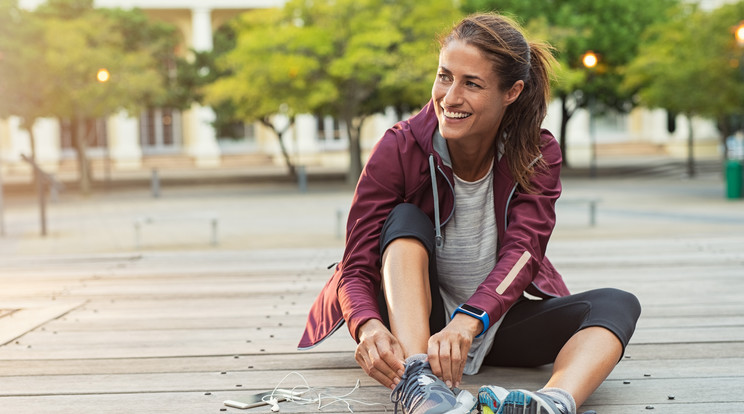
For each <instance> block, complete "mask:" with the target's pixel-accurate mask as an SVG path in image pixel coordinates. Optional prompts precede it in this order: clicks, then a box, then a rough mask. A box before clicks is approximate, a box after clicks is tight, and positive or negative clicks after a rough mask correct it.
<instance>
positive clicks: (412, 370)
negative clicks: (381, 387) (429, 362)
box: [390, 361, 425, 414]
mask: <svg viewBox="0 0 744 414" xmlns="http://www.w3.org/2000/svg"><path fill="white" fill-rule="evenodd" d="M424 365H425V363H424V361H413V362H412V363H410V364H409V365H408V366H407V367H406V372H404V373H403V376H402V377H401V379H400V382H399V383H398V385H396V386H395V388H394V389H393V392H392V394H390V402H392V403H394V404H395V414H397V413H398V404H399V403H400V404H403V407H404V411H405V412H408V411H411V410H412V409H413V408H414V407H416V406H417V405H419V404H420V403H421V400H422V399H423V398H424V396H425V393H424V389H423V388H422V387H421V386H420V385H419V383H418V377H419V375H421V374H422V373H423V371H424ZM406 408H407V409H406Z"/></svg>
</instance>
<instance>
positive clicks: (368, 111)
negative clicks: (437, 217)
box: [208, 0, 459, 182]
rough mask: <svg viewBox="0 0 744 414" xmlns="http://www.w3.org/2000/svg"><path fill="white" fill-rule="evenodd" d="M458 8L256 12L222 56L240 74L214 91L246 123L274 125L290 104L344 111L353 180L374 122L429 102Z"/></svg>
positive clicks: (382, 0)
mask: <svg viewBox="0 0 744 414" xmlns="http://www.w3.org/2000/svg"><path fill="white" fill-rule="evenodd" d="M458 14H459V12H458V11H457V10H456V9H455V8H454V7H453V5H452V2H451V1H447V0H437V1H430V2H427V3H425V4H423V3H420V2H416V1H413V0H406V1H395V2H394V1H389V0H336V1H330V0H324V1H313V2H306V1H302V0H292V1H289V2H287V3H286V5H285V7H284V9H282V10H262V11H253V12H250V13H248V14H246V15H245V16H244V17H243V18H242V19H241V20H240V22H239V23H238V25H237V26H236V32H237V33H238V35H237V45H236V48H235V50H234V51H232V52H230V53H228V54H227V55H226V56H225V59H224V60H223V61H222V62H223V64H224V65H225V66H224V67H225V68H228V69H229V70H230V72H231V75H229V76H227V77H225V78H222V79H220V80H218V81H217V82H216V83H215V84H214V85H212V86H211V87H210V88H209V92H208V97H209V98H210V100H211V101H212V102H216V101H220V100H230V101H231V102H233V103H234V104H235V106H236V108H237V110H238V113H239V114H241V115H242V116H245V117H246V119H258V120H263V121H264V123H266V120H269V119H271V117H272V115H274V114H277V113H279V112H280V108H283V110H284V112H285V113H286V115H287V117H288V118H289V119H290V120H291V119H293V117H294V116H295V115H296V114H298V113H312V114H316V115H330V116H333V117H336V118H337V119H339V120H341V121H342V122H343V124H344V125H345V127H346V129H347V134H348V136H349V155H350V166H349V174H348V180H349V181H350V182H356V180H357V179H358V177H359V174H360V172H361V167H362V163H361V145H360V132H361V128H362V125H363V122H364V120H365V119H366V118H367V117H368V116H370V115H372V114H374V113H377V112H380V111H382V110H384V109H385V108H386V107H388V106H394V107H396V108H399V109H405V108H407V107H413V106H416V107H419V106H421V105H422V104H423V103H424V102H425V101H426V99H427V97H428V96H429V94H430V92H429V91H430V90H431V81H432V79H433V76H434V71H435V68H436V47H435V46H434V45H435V43H434V39H435V35H436V32H437V31H438V30H441V29H442V28H443V27H445V26H447V25H450V24H452V23H453V22H454V21H455V20H456V19H457V16H458ZM275 131H277V133H278V134H279V132H280V131H278V130H276V129H275ZM279 137H280V141H281V134H279Z"/></svg>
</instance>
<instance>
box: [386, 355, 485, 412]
mask: <svg viewBox="0 0 744 414" xmlns="http://www.w3.org/2000/svg"><path fill="white" fill-rule="evenodd" d="M390 401H391V402H392V403H394V404H395V412H396V413H397V412H398V407H399V405H400V406H402V407H401V412H402V413H403V414H468V413H470V412H471V411H472V410H473V408H475V405H476V401H475V397H473V395H472V394H471V393H469V392H468V391H465V390H457V389H455V391H453V390H451V389H449V388H448V387H447V385H445V383H444V382H443V381H442V380H440V379H439V378H437V376H436V375H434V374H433V373H432V372H431V366H429V363H428V362H426V361H420V360H419V361H412V362H410V363H408V364H406V371H405V373H404V374H403V377H401V380H400V382H399V383H398V385H396V386H395V389H394V390H393V392H392V393H391V394H390Z"/></svg>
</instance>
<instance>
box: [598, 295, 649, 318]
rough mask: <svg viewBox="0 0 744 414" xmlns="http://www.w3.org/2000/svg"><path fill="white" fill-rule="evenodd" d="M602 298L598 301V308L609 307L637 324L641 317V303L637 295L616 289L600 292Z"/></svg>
mask: <svg viewBox="0 0 744 414" xmlns="http://www.w3.org/2000/svg"><path fill="white" fill-rule="evenodd" d="M598 291H599V293H600V295H601V298H600V300H598V301H596V302H597V305H598V306H603V305H604V306H607V307H609V308H611V310H612V311H614V312H617V313H620V314H625V315H627V316H628V317H630V318H632V319H633V321H634V322H635V321H636V320H638V318H639V317H640V316H641V302H640V301H639V300H638V298H637V297H636V295H634V294H632V293H630V292H627V291H624V290H620V289H615V288H605V289H599V290H598Z"/></svg>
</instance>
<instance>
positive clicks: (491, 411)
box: [478, 385, 509, 414]
mask: <svg viewBox="0 0 744 414" xmlns="http://www.w3.org/2000/svg"><path fill="white" fill-rule="evenodd" d="M508 394H509V391H507V390H506V389H505V388H501V387H496V386H493V385H484V386H482V387H481V388H480V390H478V406H479V408H480V412H481V413H483V414H496V413H497V412H498V411H499V407H501V405H502V404H503V402H504V398H506V396H507V395H508Z"/></svg>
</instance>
